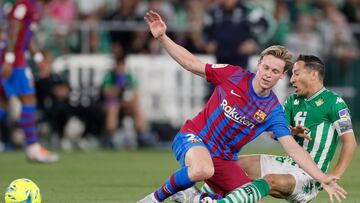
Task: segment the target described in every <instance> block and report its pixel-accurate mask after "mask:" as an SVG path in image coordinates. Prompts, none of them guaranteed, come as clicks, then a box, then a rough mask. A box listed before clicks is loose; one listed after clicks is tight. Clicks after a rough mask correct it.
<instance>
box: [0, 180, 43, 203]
mask: <svg viewBox="0 0 360 203" xmlns="http://www.w3.org/2000/svg"><path fill="white" fill-rule="evenodd" d="M5 203H41V195H40V189H39V187H38V186H37V185H36V184H35V183H34V182H33V181H31V180H29V179H26V178H20V179H16V180H14V181H13V182H11V183H10V185H9V187H8V188H7V189H6V192H5Z"/></svg>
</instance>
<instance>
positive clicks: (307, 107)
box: [184, 55, 356, 203]
mask: <svg viewBox="0 0 360 203" xmlns="http://www.w3.org/2000/svg"><path fill="white" fill-rule="evenodd" d="M324 75H325V67H324V64H323V62H322V61H321V60H320V59H319V58H318V57H316V56H312V55H300V56H299V58H298V59H297V60H296V62H295V64H294V67H293V75H292V77H291V80H290V82H291V84H292V85H293V87H294V88H295V94H293V95H291V96H290V97H289V98H288V100H287V101H286V103H285V112H286V117H287V120H288V122H289V124H290V128H291V130H292V134H293V135H294V136H295V139H296V141H297V142H298V143H299V144H300V145H301V146H302V147H303V148H304V149H305V150H306V151H307V152H308V153H309V154H310V156H311V157H312V158H313V160H314V162H315V163H316V164H317V165H318V167H319V168H320V169H321V170H322V171H323V172H327V171H328V168H329V163H330V161H331V159H332V158H333V156H334V153H335V149H336V146H337V144H338V141H339V140H341V142H342V147H341V152H340V157H339V160H338V162H337V164H336V165H335V167H334V169H333V170H332V171H331V172H330V174H329V175H333V176H335V177H337V178H341V176H342V175H343V173H344V172H345V170H346V168H347V167H348V165H349V164H350V161H351V159H352V156H353V154H354V151H355V149H356V141H355V136H354V132H353V130H352V124H351V118H350V113H349V109H348V108H347V105H346V104H345V102H344V100H343V99H342V98H341V97H339V96H338V95H336V94H335V93H334V92H332V91H330V90H328V89H326V88H325V87H324V84H323V80H324ZM238 163H239V164H240V165H241V167H242V168H243V169H244V170H245V171H246V172H247V174H248V175H249V176H250V177H251V178H253V179H257V178H260V177H262V178H265V179H266V180H267V183H268V185H269V188H268V189H269V190H270V191H269V192H268V193H269V194H270V195H272V196H273V197H277V198H282V199H286V200H288V201H289V202H291V203H305V202H309V201H311V200H313V199H314V198H315V197H316V196H317V194H318V192H319V190H320V188H321V184H320V183H319V182H317V181H316V180H314V179H313V178H311V177H310V176H309V174H307V173H306V172H305V171H303V170H302V169H301V168H300V167H299V166H297V165H296V163H295V162H294V161H293V160H292V159H291V158H290V157H289V156H274V155H268V154H261V155H245V156H240V157H239V160H238ZM265 185H266V184H265ZM259 188H260V189H261V188H264V187H262V186H261V185H260V186H258V185H256V184H255V185H254V183H252V184H250V185H246V186H243V187H240V188H238V189H236V190H234V191H233V192H232V193H230V194H229V195H228V196H226V197H225V198H224V199H222V200H218V201H216V200H209V201H207V199H206V201H205V199H204V201H203V202H234V203H235V202H241V203H244V202H246V203H252V202H256V201H258V200H259V199H260V198H261V197H260V196H264V194H266V193H267V192H266V191H265V192H262V191H261V190H259ZM202 190H203V191H205V192H208V193H211V192H212V189H211V188H210V187H209V186H207V185H206V184H205V185H204V187H203V188H202ZM184 194H186V191H185V193H184ZM256 194H261V195H256ZM259 197H260V198H259ZM338 200H339V198H338Z"/></svg>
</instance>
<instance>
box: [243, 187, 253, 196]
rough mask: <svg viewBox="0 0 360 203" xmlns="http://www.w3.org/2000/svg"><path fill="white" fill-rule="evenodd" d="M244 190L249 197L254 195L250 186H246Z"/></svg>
mask: <svg viewBox="0 0 360 203" xmlns="http://www.w3.org/2000/svg"><path fill="white" fill-rule="evenodd" d="M244 190H245V192H246V194H247V195H248V196H251V195H253V193H254V192H253V190H252V189H251V187H250V186H246V187H245V188H244Z"/></svg>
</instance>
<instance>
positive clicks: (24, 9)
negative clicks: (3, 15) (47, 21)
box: [9, 2, 31, 21]
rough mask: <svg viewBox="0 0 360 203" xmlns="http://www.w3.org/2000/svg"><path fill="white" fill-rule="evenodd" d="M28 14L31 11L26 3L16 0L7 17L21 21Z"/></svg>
mask: <svg viewBox="0 0 360 203" xmlns="http://www.w3.org/2000/svg"><path fill="white" fill-rule="evenodd" d="M30 14H31V11H30V8H29V6H28V5H26V4H25V3H24V2H16V3H15V4H14V6H13V7H12V9H11V11H10V13H9V18H10V19H15V20H18V21H22V20H24V19H25V18H26V17H27V16H29V15H30Z"/></svg>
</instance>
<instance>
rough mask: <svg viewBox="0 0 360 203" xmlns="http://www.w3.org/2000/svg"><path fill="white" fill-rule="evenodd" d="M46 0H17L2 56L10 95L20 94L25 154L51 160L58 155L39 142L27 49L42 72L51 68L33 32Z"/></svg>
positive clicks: (55, 158)
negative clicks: (46, 65)
mask: <svg viewBox="0 0 360 203" xmlns="http://www.w3.org/2000/svg"><path fill="white" fill-rule="evenodd" d="M46 2H48V1H47V0H17V1H16V2H15V4H14V5H13V7H12V9H11V11H10V13H9V14H8V22H9V28H8V38H7V41H6V48H5V52H4V54H3V55H2V57H1V60H2V61H1V64H2V75H1V77H2V78H1V79H2V84H3V87H4V90H5V93H6V96H7V97H11V96H18V97H19V99H20V101H21V104H22V109H21V115H20V127H21V128H22V129H23V131H24V133H25V137H26V138H25V139H26V144H27V147H26V155H27V157H28V159H29V160H32V161H37V162H43V163H49V162H54V161H57V160H58V156H57V155H55V154H53V153H51V152H49V151H48V150H46V149H45V148H43V147H42V146H41V145H40V144H39V142H38V134H37V128H36V99H35V89H34V82H33V77H32V73H31V70H30V68H29V67H28V65H27V59H26V52H27V51H30V52H31V53H33V55H34V60H35V62H37V65H38V66H39V67H40V71H41V72H40V74H41V76H45V75H46V73H47V72H48V69H47V68H46V67H44V63H43V55H42V54H41V52H40V51H39V49H38V48H37V46H36V43H35V39H34V37H33V32H34V31H35V30H36V29H37V27H38V24H39V21H40V17H41V9H42V7H41V4H42V3H46Z"/></svg>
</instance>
